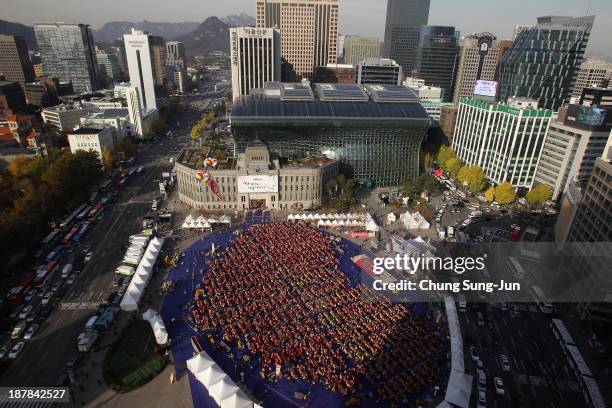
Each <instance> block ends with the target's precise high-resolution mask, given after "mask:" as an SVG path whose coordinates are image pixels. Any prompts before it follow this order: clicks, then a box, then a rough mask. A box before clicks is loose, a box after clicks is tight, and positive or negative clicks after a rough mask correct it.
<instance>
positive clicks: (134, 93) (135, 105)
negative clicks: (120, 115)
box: [125, 86, 145, 138]
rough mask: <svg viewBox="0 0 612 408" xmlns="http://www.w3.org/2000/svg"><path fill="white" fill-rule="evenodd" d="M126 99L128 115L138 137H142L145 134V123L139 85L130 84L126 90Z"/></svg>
mask: <svg viewBox="0 0 612 408" xmlns="http://www.w3.org/2000/svg"><path fill="white" fill-rule="evenodd" d="M125 99H126V101H127V107H128V116H129V119H130V123H131V124H132V128H133V129H134V133H135V134H136V136H137V137H139V138H142V137H143V136H144V134H145V133H144V131H143V124H142V108H141V105H140V103H141V102H140V101H141V98H140V91H139V88H138V87H137V86H129V87H128V88H127V89H126V90H125Z"/></svg>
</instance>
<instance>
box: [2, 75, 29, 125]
mask: <svg viewBox="0 0 612 408" xmlns="http://www.w3.org/2000/svg"><path fill="white" fill-rule="evenodd" d="M25 108H27V103H26V98H25V93H24V92H23V88H22V87H21V86H19V82H13V81H5V80H4V79H3V78H2V77H1V76H0V118H2V117H6V116H8V115H12V114H13V113H19V112H21V111H23V110H24V109H25Z"/></svg>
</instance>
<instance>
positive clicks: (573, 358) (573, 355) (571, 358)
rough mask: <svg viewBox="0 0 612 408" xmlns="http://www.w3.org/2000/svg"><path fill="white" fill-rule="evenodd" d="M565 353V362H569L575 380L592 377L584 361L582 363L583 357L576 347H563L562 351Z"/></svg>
mask: <svg viewBox="0 0 612 408" xmlns="http://www.w3.org/2000/svg"><path fill="white" fill-rule="evenodd" d="M563 351H564V352H565V356H566V357H567V361H568V362H569V365H570V367H571V368H572V369H573V370H574V374H575V375H576V378H578V379H580V378H582V377H585V376H586V377H591V378H592V377H593V373H592V372H591V369H590V368H589V366H588V365H587V363H586V361H584V357H582V354H581V353H580V350H578V347H576V346H572V345H569V346H565V348H564V349H563Z"/></svg>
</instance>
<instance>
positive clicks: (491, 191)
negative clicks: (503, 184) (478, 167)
mask: <svg viewBox="0 0 612 408" xmlns="http://www.w3.org/2000/svg"><path fill="white" fill-rule="evenodd" d="M485 200H487V201H488V202H491V201H493V200H495V187H493V186H491V187H489V188H488V189H487V191H486V192H485Z"/></svg>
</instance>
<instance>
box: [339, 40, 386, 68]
mask: <svg viewBox="0 0 612 408" xmlns="http://www.w3.org/2000/svg"><path fill="white" fill-rule="evenodd" d="M379 51H380V41H379V40H378V38H374V37H361V36H358V35H348V36H346V39H345V40H344V63H345V64H352V65H357V64H359V63H361V62H362V61H363V60H364V59H366V58H378V57H379V56H380V55H379Z"/></svg>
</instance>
